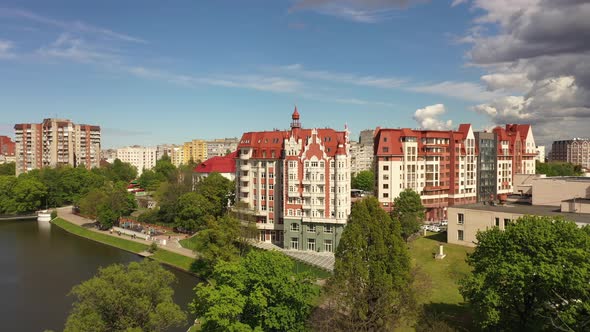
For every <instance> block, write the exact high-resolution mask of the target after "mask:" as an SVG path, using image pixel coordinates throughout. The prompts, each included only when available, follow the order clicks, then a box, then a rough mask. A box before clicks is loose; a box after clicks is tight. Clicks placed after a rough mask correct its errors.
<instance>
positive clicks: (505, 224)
mask: <svg viewBox="0 0 590 332" xmlns="http://www.w3.org/2000/svg"><path fill="white" fill-rule="evenodd" d="M509 224H510V219H504V228H506V226H508V225H509Z"/></svg>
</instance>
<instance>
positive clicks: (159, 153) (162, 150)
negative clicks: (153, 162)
mask: <svg viewBox="0 0 590 332" xmlns="http://www.w3.org/2000/svg"><path fill="white" fill-rule="evenodd" d="M174 147H175V146H174V145H172V144H160V145H158V146H156V158H157V160H160V159H162V157H164V155H166V156H168V157H170V160H172V152H173V150H174Z"/></svg>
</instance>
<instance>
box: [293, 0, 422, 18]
mask: <svg viewBox="0 0 590 332" xmlns="http://www.w3.org/2000/svg"><path fill="white" fill-rule="evenodd" d="M417 2H423V1H420V0H299V1H297V2H296V3H295V4H294V5H293V6H292V7H291V8H290V10H289V11H290V12H294V11H302V10H308V11H314V12H317V13H320V14H324V15H331V16H336V17H340V18H343V19H347V20H350V21H354V22H360V23H376V22H380V21H383V20H386V19H388V18H391V17H392V16H393V12H394V11H395V10H399V9H402V8H406V7H407V6H409V5H411V4H413V3H417Z"/></svg>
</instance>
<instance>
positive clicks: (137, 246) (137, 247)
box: [53, 218, 148, 254]
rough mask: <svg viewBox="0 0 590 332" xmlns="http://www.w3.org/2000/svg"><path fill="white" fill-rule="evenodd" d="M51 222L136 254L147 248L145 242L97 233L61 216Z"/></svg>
mask: <svg viewBox="0 0 590 332" xmlns="http://www.w3.org/2000/svg"><path fill="white" fill-rule="evenodd" d="M53 224H54V225H56V226H59V227H60V228H63V229H64V230H66V231H67V232H70V233H72V234H75V235H78V236H81V237H85V238H87V239H90V240H94V241H96V242H100V243H104V244H108V245H110V246H113V247H117V248H120V249H123V250H127V251H131V252H134V253H136V254H137V253H140V252H142V251H146V250H147V248H148V246H147V245H146V244H142V243H137V242H133V241H129V240H125V239H123V238H118V237H113V236H111V235H107V234H101V233H97V232H94V231H91V230H89V229H86V228H83V227H80V226H78V225H75V224H72V223H70V222H68V221H65V220H63V219H61V218H56V219H55V220H53Z"/></svg>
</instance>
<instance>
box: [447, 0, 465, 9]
mask: <svg viewBox="0 0 590 332" xmlns="http://www.w3.org/2000/svg"><path fill="white" fill-rule="evenodd" d="M467 1H469V0H453V3H451V7H455V6H458V5H460V4H464V3H467Z"/></svg>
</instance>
